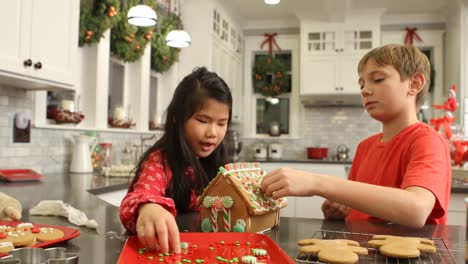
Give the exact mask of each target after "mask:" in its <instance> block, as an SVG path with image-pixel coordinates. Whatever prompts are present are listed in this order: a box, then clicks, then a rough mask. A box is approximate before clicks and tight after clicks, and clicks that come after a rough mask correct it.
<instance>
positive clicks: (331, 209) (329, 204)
mask: <svg viewBox="0 0 468 264" xmlns="http://www.w3.org/2000/svg"><path fill="white" fill-rule="evenodd" d="M350 211H351V208H350V207H348V206H346V205H342V204H339V203H336V202H333V201H330V200H325V201H324V202H323V204H322V212H323V215H324V217H325V219H344V218H345V217H346V216H347V215H348V214H349V212H350Z"/></svg>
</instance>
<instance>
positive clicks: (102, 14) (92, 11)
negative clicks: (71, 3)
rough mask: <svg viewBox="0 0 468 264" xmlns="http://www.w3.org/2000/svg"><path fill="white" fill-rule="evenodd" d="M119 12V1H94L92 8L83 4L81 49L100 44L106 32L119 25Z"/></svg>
mask: <svg viewBox="0 0 468 264" xmlns="http://www.w3.org/2000/svg"><path fill="white" fill-rule="evenodd" d="M82 2H83V1H82ZM119 10H120V1H117V0H94V2H93V6H92V8H89V7H88V5H87V4H86V3H84V2H83V4H82V5H81V8H80V32H79V45H80V47H81V46H83V45H85V44H88V45H91V44H93V43H97V42H99V40H100V39H101V38H102V36H103V34H104V32H105V31H106V30H107V29H109V28H111V27H113V26H114V25H115V24H116V23H117V21H118V14H119Z"/></svg>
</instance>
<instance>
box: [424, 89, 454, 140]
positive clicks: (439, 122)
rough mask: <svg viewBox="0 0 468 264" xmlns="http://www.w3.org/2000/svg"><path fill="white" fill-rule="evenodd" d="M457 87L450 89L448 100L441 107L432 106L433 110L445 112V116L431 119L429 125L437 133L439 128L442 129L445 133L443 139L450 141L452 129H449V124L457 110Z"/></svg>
mask: <svg viewBox="0 0 468 264" xmlns="http://www.w3.org/2000/svg"><path fill="white" fill-rule="evenodd" d="M456 90H457V86H456V85H455V84H454V85H452V89H450V91H449V98H448V99H447V101H445V103H444V104H443V105H437V104H434V105H433V107H434V108H435V109H440V110H445V114H444V116H442V117H438V118H431V120H430V123H431V125H433V126H434V129H435V130H436V131H439V128H440V127H442V128H443V130H444V133H445V137H446V138H447V139H448V140H450V138H451V137H452V129H451V128H450V124H451V123H453V122H454V121H455V118H454V117H453V112H455V110H457V101H456V100H455V95H456Z"/></svg>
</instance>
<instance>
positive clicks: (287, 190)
mask: <svg viewBox="0 0 468 264" xmlns="http://www.w3.org/2000/svg"><path fill="white" fill-rule="evenodd" d="M316 178H317V177H316V175H314V174H312V173H308V172H304V171H299V170H294V169H289V168H281V169H277V170H274V171H272V172H270V173H268V174H266V175H265V176H264V177H263V180H262V182H261V184H260V187H261V189H262V190H263V191H264V192H265V193H266V195H268V196H270V197H273V198H274V199H278V198H280V197H284V196H312V195H315V193H314V191H313V189H314V188H315V187H316V186H315V185H316Z"/></svg>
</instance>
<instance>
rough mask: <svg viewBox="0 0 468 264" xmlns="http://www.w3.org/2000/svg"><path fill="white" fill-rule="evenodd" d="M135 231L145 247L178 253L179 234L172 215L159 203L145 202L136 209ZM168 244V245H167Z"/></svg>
mask: <svg viewBox="0 0 468 264" xmlns="http://www.w3.org/2000/svg"><path fill="white" fill-rule="evenodd" d="M136 232H137V235H138V239H139V240H140V242H141V243H142V244H143V245H144V246H145V247H147V248H150V249H158V248H159V249H160V250H161V252H164V253H165V252H169V249H170V248H172V249H173V250H174V252H175V253H180V236H179V228H178V227H177V224H176V221H175V218H174V216H173V215H172V214H171V213H169V212H168V211H167V210H166V209H164V208H163V207H162V206H160V205H159V204H155V203H146V204H143V205H141V206H140V208H139V209H138V219H137V222H136ZM169 244H170V247H169Z"/></svg>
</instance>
